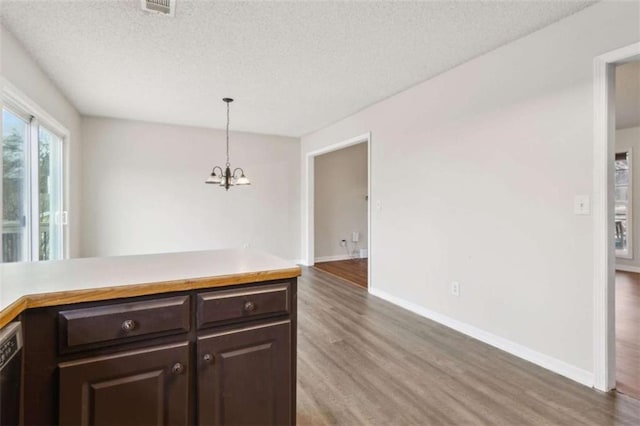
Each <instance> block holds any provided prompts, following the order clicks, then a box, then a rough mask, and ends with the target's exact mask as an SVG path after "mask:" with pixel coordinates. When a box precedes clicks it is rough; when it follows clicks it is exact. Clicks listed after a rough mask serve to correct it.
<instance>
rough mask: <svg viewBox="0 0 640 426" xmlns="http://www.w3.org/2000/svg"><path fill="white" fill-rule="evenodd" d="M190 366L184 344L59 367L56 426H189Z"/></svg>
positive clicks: (103, 357)
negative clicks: (57, 423)
mask: <svg viewBox="0 0 640 426" xmlns="http://www.w3.org/2000/svg"><path fill="white" fill-rule="evenodd" d="M188 366H189V343H188V342H181V343H178V344H172V345H165V346H157V347H153V348H145V349H141V350H135V351H128V352H121V353H117V354H113V355H106V356H99V357H95V358H85V359H81V360H77V361H70V362H65V363H61V364H59V369H60V392H59V395H60V425H63V426H64V425H95V426H101V425H104V426H114V425H119V426H129V425H130V426H134V425H135V426H142V425H154V426H155V425H187V424H189V420H190V417H189V368H188Z"/></svg>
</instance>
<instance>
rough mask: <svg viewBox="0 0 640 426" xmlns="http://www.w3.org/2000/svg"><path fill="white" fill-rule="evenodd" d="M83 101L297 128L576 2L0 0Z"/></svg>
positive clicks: (175, 118)
mask: <svg viewBox="0 0 640 426" xmlns="http://www.w3.org/2000/svg"><path fill="white" fill-rule="evenodd" d="M1 1H2V7H1V9H2V10H1V12H0V13H1V15H2V16H1V19H2V23H3V24H4V26H5V27H6V28H7V29H9V30H10V31H11V32H12V33H13V34H14V35H15V36H16V37H17V38H18V39H19V40H20V41H21V42H22V43H23V44H24V46H25V47H26V49H27V50H28V51H29V52H30V54H31V55H32V56H33V57H34V58H35V59H36V60H37V61H38V63H39V64H40V65H41V67H42V68H43V69H44V70H45V71H46V72H47V73H48V74H49V75H50V76H51V78H52V80H53V81H54V82H55V83H56V84H57V85H58V86H59V87H60V88H61V90H62V91H63V92H64V93H65V95H66V96H67V97H68V98H69V99H70V100H71V102H72V103H73V104H74V105H75V106H76V107H77V108H78V110H79V111H80V112H81V113H82V114H86V115H97V116H107V117H119V118H127V119H136V120H145V121H157V122H165V123H175V124H185V125H195V126H205V127H216V128H223V127H224V120H225V113H224V108H225V107H224V104H223V102H222V101H221V100H220V99H221V98H222V97H224V96H231V97H234V98H236V101H237V102H235V103H234V104H232V114H231V123H232V124H231V128H232V130H245V131H251V132H258V133H271V134H280V135H290V136H300V135H303V134H306V133H309V132H312V131H314V130H317V129H319V128H322V127H324V126H326V125H328V124H330V123H332V122H335V121H337V120H339V119H341V118H344V117H346V116H348V115H350V114H352V113H355V112H357V111H359V110H361V109H363V108H365V107H366V106H368V105H371V104H373V103H375V102H377V101H379V100H381V99H384V98H386V97H389V96H391V95H393V94H395V93H398V92H400V91H402V90H404V89H407V88H408V87H411V86H413V85H415V84H417V83H419V82H421V81H424V80H426V79H429V78H431V77H433V76H435V75H437V74H439V73H441V72H443V71H446V70H448V69H451V68H452V67H455V66H456V65H459V64H461V63H463V62H465V61H468V60H470V59H472V58H474V57H476V56H478V55H480V54H482V53H485V52H488V51H490V50H492V49H495V48H496V47H499V46H501V45H503V44H505V43H508V42H510V41H512V40H515V39H517V38H519V37H522V36H524V35H526V34H529V33H531V32H533V31H535V30H537V29H540V28H542V27H544V26H546V25H549V24H551V23H553V22H555V21H557V20H559V19H561V18H563V17H566V16H568V15H570V14H572V13H575V12H576V11H578V10H580V9H583V8H585V7H587V6H588V5H589V4H591V3H593V2H585V1H549V2H544V1H532V2H526V1H525V2H523V1H517V2H515V1H514V2H487V1H484V2H478V1H467V2H459V1H442V2H221V1H187V0H177V8H176V15H175V18H168V17H163V16H157V15H152V14H148V13H146V12H143V11H142V10H141V9H140V2H139V1H138V0H130V1H88V0H81V1H71V2H62V1H33V0H32V1H12V0H1Z"/></svg>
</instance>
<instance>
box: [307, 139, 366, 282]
mask: <svg viewBox="0 0 640 426" xmlns="http://www.w3.org/2000/svg"><path fill="white" fill-rule="evenodd" d="M360 143H366V144H367V193H368V194H367V196H368V199H367V255H368V262H367V290H368V291H369V292H370V291H371V289H372V288H373V285H372V283H373V280H372V276H371V258H372V251H371V248H372V244H371V242H372V241H373V238H372V232H371V231H372V226H371V158H372V157H371V132H367V133H363V134H361V135H358V136H355V137H353V138H349V139H346V140H343V141H341V142H338V143H335V144H332V145H328V146H325V147H323V148H320V149H317V150H315V151H311V152H308V153H307V154H306V156H305V160H304V161H305V164H306V174H305V176H304V178H305V184H306V189H307V191H306V199H305V200H304V203H305V206H306V210H307V211H306V214H304V216H303V218H302V219H303V220H302V237H303V243H302V248H303V259H302V262H303V263H304V264H305V265H307V266H313V265H314V263H315V206H314V196H315V157H317V156H319V155H322V154H327V153H329V152H333V151H338V150H340V149H343V148H347V147H350V146H352V145H357V144H360Z"/></svg>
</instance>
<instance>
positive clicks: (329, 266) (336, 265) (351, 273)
mask: <svg viewBox="0 0 640 426" xmlns="http://www.w3.org/2000/svg"><path fill="white" fill-rule="evenodd" d="M368 264H369V262H368V259H349V260H336V261H333V262H320V263H316V264H315V265H314V267H316V268H318V269H321V270H323V271H324V272H328V273H329V274H332V275H336V276H338V277H340V278H342V279H345V280H347V281H349V282H351V283H353V284H356V285H359V286H360V287H364V288H367V265H368Z"/></svg>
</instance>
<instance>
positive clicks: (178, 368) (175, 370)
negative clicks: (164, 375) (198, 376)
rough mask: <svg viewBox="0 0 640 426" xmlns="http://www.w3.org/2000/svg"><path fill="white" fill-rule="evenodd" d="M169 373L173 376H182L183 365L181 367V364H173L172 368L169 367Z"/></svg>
mask: <svg viewBox="0 0 640 426" xmlns="http://www.w3.org/2000/svg"><path fill="white" fill-rule="evenodd" d="M171 372H172V373H173V374H182V373H183V372H184V365H182V363H179V362H176V363H175V364H173V367H171Z"/></svg>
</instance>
